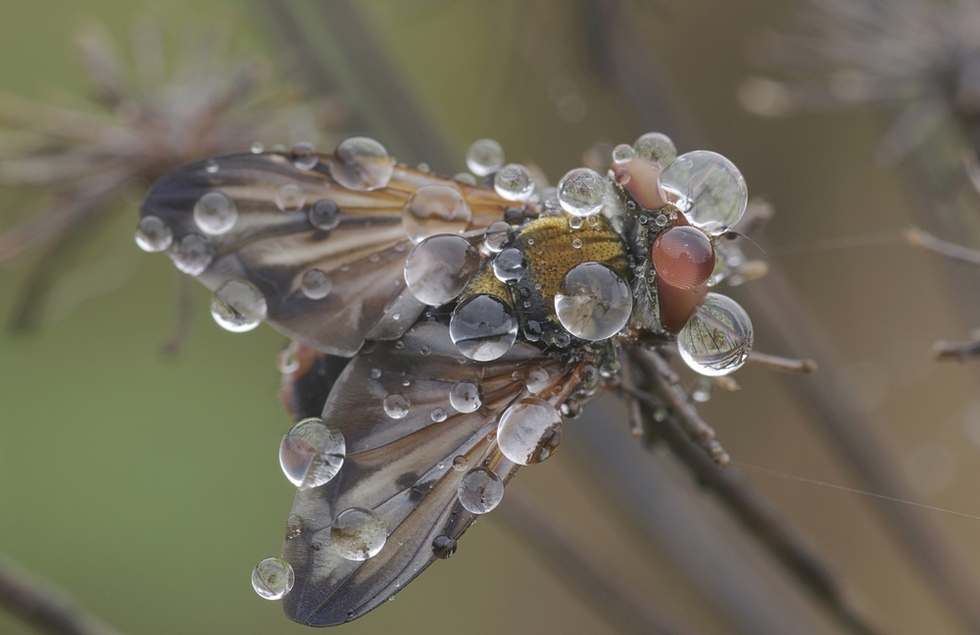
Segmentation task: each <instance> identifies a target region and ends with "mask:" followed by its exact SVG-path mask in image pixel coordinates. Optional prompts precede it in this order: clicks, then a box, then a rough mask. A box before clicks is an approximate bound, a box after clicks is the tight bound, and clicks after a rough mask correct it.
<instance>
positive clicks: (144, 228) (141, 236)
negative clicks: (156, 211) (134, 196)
mask: <svg viewBox="0 0 980 635" xmlns="http://www.w3.org/2000/svg"><path fill="white" fill-rule="evenodd" d="M173 240H174V232H173V230H172V229H170V226H169V225H167V224H166V223H165V222H163V220H162V219H161V218H159V217H157V216H144V217H143V218H141V219H140V222H139V224H138V225H137V226H136V244H137V245H139V248H140V249H142V250H143V251H149V252H151V253H152V252H155V251H163V250H164V249H166V248H167V247H169V246H170V243H172V242H173Z"/></svg>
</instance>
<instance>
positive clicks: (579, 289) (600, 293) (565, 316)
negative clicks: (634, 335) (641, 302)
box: [555, 262, 633, 342]
mask: <svg viewBox="0 0 980 635" xmlns="http://www.w3.org/2000/svg"><path fill="white" fill-rule="evenodd" d="M632 310H633V294H632V292H631V290H630V287H629V285H628V284H626V282H625V281H624V280H623V279H622V278H621V277H620V276H619V274H617V273H616V272H615V271H613V270H612V269H610V268H609V267H607V266H606V265H604V264H601V263H598V262H583V263H581V264H578V265H576V266H574V267H572V269H571V270H569V272H568V273H567V274H565V278H564V279H563V280H562V282H561V285H559V287H558V293H556V294H555V313H556V315H557V316H558V321H559V322H561V325H562V326H564V327H565V329H567V330H568V331H569V333H571V334H572V335H574V336H575V337H579V338H582V339H584V340H589V341H593V342H595V341H599V340H604V339H608V338H610V337H612V336H613V335H615V334H616V333H618V332H619V331H620V330H622V328H623V327H624V326H626V323H627V322H628V321H629V318H630V313H631V312H632Z"/></svg>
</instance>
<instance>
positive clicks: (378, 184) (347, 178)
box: [329, 137, 395, 192]
mask: <svg viewBox="0 0 980 635" xmlns="http://www.w3.org/2000/svg"><path fill="white" fill-rule="evenodd" d="M336 155H337V160H336V161H331V162H330V164H329V170H330V176H332V177H333V178H334V180H336V181H337V182H338V183H340V184H341V185H343V186H344V187H346V188H347V189H349V190H357V191H360V192H367V191H370V190H377V189H380V188H382V187H385V186H387V185H388V182H389V181H391V175H392V174H394V172H395V162H394V160H392V158H391V156H390V155H389V154H388V150H387V149H385V147H384V146H383V145H381V144H380V143H378V142H377V141H375V140H374V139H371V138H369V137H350V138H349V139H345V140H344V141H341V142H340V145H338V146H337V152H336Z"/></svg>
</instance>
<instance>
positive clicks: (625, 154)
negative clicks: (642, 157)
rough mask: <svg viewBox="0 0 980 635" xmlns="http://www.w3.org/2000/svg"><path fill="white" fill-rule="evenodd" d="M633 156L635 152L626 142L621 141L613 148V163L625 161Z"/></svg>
mask: <svg viewBox="0 0 980 635" xmlns="http://www.w3.org/2000/svg"><path fill="white" fill-rule="evenodd" d="M634 158H636V153H635V152H633V147H632V146H631V145H629V144H627V143H621V144H619V145H618V146H616V147H615V148H613V151H612V160H613V163H626V162H627V161H630V160H632V159H634Z"/></svg>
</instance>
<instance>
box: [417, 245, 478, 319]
mask: <svg viewBox="0 0 980 635" xmlns="http://www.w3.org/2000/svg"><path fill="white" fill-rule="evenodd" d="M479 268H480V252H479V251H478V250H477V249H476V247H474V246H473V245H471V244H470V243H469V241H467V240H466V239H465V238H463V237H462V236H456V235H452V234H439V235H436V236H430V237H429V238H426V239H425V240H423V241H422V242H420V243H419V244H418V245H416V246H415V248H414V249H412V251H411V252H410V253H409V254H408V257H407V258H406V259H405V283H406V284H407V285H408V290H409V291H411V292H412V294H413V295H414V296H415V297H416V298H417V299H418V301H419V302H423V303H425V304H428V305H431V306H441V305H443V304H445V303H446V302H449V301H450V300H452V299H454V298H456V297H457V296H458V295H459V294H460V293H462V291H463V289H464V288H465V287H466V284H467V283H468V282H469V281H470V278H472V277H473V274H475V273H476V271H477V270H478V269H479Z"/></svg>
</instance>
